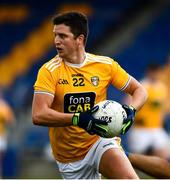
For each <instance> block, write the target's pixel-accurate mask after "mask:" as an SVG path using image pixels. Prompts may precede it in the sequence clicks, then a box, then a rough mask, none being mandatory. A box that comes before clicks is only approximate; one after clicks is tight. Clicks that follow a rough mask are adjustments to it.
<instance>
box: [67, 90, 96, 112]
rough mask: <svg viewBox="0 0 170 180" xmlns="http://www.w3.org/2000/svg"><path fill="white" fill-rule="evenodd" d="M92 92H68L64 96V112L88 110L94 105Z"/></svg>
mask: <svg viewBox="0 0 170 180" xmlns="http://www.w3.org/2000/svg"><path fill="white" fill-rule="evenodd" d="M95 98H96V94H95V93H94V92H84V93H68V94H65V96H64V112H65V113H75V112H84V111H87V110H90V109H91V108H92V107H93V106H94V102H95Z"/></svg>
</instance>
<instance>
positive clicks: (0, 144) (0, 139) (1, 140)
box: [0, 136, 7, 151]
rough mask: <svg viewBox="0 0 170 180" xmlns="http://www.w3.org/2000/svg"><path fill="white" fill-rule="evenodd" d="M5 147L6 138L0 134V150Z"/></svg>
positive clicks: (3, 149)
mask: <svg viewBox="0 0 170 180" xmlns="http://www.w3.org/2000/svg"><path fill="white" fill-rule="evenodd" d="M6 148H7V139H6V137H4V136H3V137H2V136H0V151H5V150H6Z"/></svg>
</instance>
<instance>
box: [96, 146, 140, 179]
mask: <svg viewBox="0 0 170 180" xmlns="http://www.w3.org/2000/svg"><path fill="white" fill-rule="evenodd" d="M99 172H100V173H101V174H102V175H103V176H104V177H105V178H109V179H113V178H116V179H139V178H138V176H137V174H136V172H135V171H134V169H133V167H132V165H131V163H130V162H129V160H128V158H127V157H126V155H125V154H124V153H123V152H122V150H121V149H113V148H112V149H109V150H107V151H106V152H105V153H104V154H103V155H102V158H101V161H100V165H99Z"/></svg>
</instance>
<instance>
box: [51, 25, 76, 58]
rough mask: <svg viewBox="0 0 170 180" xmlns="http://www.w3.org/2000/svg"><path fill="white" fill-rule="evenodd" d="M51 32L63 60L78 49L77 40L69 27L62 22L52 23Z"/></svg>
mask: <svg viewBox="0 0 170 180" xmlns="http://www.w3.org/2000/svg"><path fill="white" fill-rule="evenodd" d="M53 32H54V35H55V38H54V43H55V46H56V49H57V52H58V54H59V56H60V57H61V58H64V59H65V60H67V58H70V57H71V56H74V53H75V52H76V51H77V49H78V41H77V38H75V37H74V35H73V34H72V32H71V31H70V27H69V26H66V25H64V24H60V25H54V29H53Z"/></svg>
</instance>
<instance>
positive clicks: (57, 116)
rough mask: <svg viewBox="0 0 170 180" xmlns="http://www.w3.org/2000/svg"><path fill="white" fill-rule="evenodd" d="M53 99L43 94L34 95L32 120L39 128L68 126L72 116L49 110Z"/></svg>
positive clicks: (70, 123)
mask: <svg viewBox="0 0 170 180" xmlns="http://www.w3.org/2000/svg"><path fill="white" fill-rule="evenodd" d="M53 99H54V97H53V96H51V95H49V94H45V93H34V97H33V103H32V120H33V123H34V124H35V125H41V126H52V127H59V126H60V127H61V126H70V125H72V116H73V114H68V113H61V112H58V111H55V110H53V109H52V108H51V106H52V102H53Z"/></svg>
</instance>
